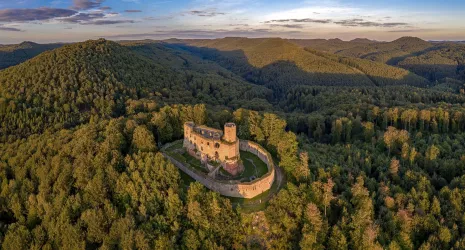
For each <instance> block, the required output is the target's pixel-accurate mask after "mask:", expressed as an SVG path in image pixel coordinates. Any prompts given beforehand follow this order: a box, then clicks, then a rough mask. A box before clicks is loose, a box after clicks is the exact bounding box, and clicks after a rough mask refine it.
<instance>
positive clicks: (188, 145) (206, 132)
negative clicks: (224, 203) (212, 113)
mask: <svg viewBox="0 0 465 250" xmlns="http://www.w3.org/2000/svg"><path fill="white" fill-rule="evenodd" d="M183 146H184V148H185V149H186V150H187V152H188V153H189V154H190V155H192V156H193V157H195V158H197V159H199V160H200V161H201V163H202V164H211V163H216V164H220V165H221V166H222V167H223V169H224V170H226V171H227V172H228V173H229V174H231V175H233V176H236V175H238V174H239V173H241V172H242V171H243V170H244V166H243V165H242V164H241V162H240V153H239V139H238V138H237V135H236V124H234V123H226V124H225V125H224V132H223V131H221V130H219V129H214V128H210V127H207V126H196V125H195V124H194V123H193V122H186V123H185V124H184V143H183Z"/></svg>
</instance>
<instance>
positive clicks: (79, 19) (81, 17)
mask: <svg viewBox="0 0 465 250" xmlns="http://www.w3.org/2000/svg"><path fill="white" fill-rule="evenodd" d="M103 17H105V14H104V13H101V12H96V13H78V14H76V15H73V16H70V17H65V18H60V19H58V20H59V21H62V22H66V23H80V24H82V23H85V22H90V21H92V20H95V19H99V18H103Z"/></svg>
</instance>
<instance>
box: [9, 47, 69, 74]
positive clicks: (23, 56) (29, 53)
mask: <svg viewBox="0 0 465 250" xmlns="http://www.w3.org/2000/svg"><path fill="white" fill-rule="evenodd" d="M61 46H63V44H59V43H57V44H37V43H33V42H22V43H20V44H14V45H0V70H1V69H4V68H8V67H11V66H14V65H17V64H20V63H22V62H24V61H26V60H28V59H31V58H33V57H35V56H37V55H38V54H40V53H42V52H44V51H47V50H52V49H56V48H59V47H61Z"/></svg>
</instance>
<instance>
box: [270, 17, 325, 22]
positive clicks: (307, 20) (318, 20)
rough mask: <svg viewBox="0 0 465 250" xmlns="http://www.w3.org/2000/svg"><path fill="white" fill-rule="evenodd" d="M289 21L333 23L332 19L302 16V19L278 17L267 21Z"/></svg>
mask: <svg viewBox="0 0 465 250" xmlns="http://www.w3.org/2000/svg"><path fill="white" fill-rule="evenodd" d="M287 22H294V23H331V22H332V20H331V19H312V18H302V19H276V20H270V21H266V22H265V23H287Z"/></svg>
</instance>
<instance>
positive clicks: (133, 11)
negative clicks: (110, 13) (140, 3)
mask: <svg viewBox="0 0 465 250" xmlns="http://www.w3.org/2000/svg"><path fill="white" fill-rule="evenodd" d="M124 12H126V13H140V12H142V10H125V11H124Z"/></svg>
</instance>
